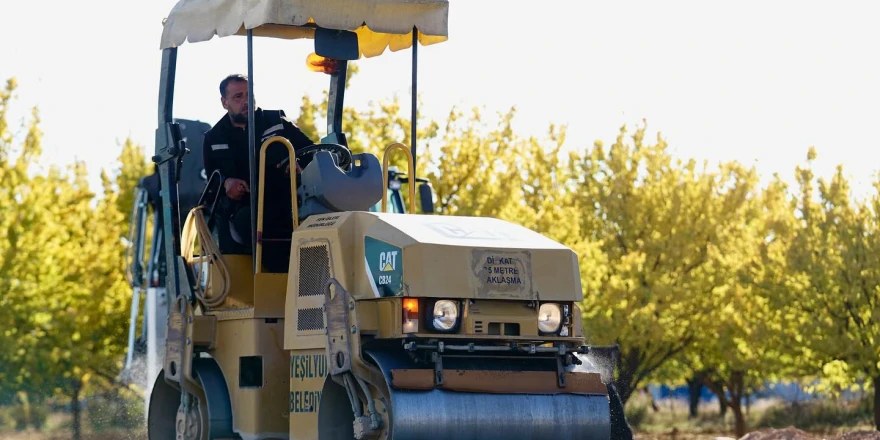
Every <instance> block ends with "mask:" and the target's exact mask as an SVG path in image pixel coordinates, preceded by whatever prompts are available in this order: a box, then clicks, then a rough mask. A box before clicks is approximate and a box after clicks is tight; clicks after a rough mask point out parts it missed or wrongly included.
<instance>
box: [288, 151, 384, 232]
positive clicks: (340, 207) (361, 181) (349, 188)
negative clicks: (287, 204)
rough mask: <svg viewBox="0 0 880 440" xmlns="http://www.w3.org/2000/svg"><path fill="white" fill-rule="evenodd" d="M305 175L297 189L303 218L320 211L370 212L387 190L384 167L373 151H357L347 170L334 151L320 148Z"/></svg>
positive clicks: (301, 217)
mask: <svg viewBox="0 0 880 440" xmlns="http://www.w3.org/2000/svg"><path fill="white" fill-rule="evenodd" d="M301 176H302V184H301V185H300V187H299V189H298V190H297V198H298V199H299V200H301V203H300V206H299V219H300V221H302V220H305V219H306V218H308V217H309V216H311V215H316V214H328V213H333V212H344V211H368V210H369V209H370V207H371V206H373V205H375V204H376V203H378V202H379V201H381V200H382V193H383V192H384V191H385V182H384V180H383V178H382V166H381V165H380V164H379V159H377V158H376V156H375V155H373V154H370V153H362V154H353V155H352V157H351V170H349V171H343V170H341V169H340V168H339V167H338V166H337V165H336V161H335V160H334V155H333V154H332V153H330V152H329V151H318V152H317V153H315V155H314V157H313V158H312V161H311V162H310V163H309V164H308V165H307V166H306V168H305V169H304V170H303V171H302V174H301Z"/></svg>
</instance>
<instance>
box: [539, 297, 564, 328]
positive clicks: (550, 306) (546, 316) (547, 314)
mask: <svg viewBox="0 0 880 440" xmlns="http://www.w3.org/2000/svg"><path fill="white" fill-rule="evenodd" d="M561 324H562V310H561V309H560V308H559V304H554V303H545V304H541V308H540V309H538V330H540V331H541V332H543V333H556V332H557V331H558V330H559V326H560V325H561Z"/></svg>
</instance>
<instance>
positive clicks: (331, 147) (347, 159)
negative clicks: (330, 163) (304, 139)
mask: <svg viewBox="0 0 880 440" xmlns="http://www.w3.org/2000/svg"><path fill="white" fill-rule="evenodd" d="M319 151H328V152H330V153H333V154H335V155H336V157H337V158H338V159H337V164H336V166H338V167H339V168H341V169H343V170H346V169H348V167H349V165H351V150H349V149H348V148H346V147H344V146H342V145H339V144H329V143H328V144H313V145H309V146H308V147H305V148H302V149H300V150H299V151H297V152H296V160H299V159H300V158H301V157H305V156H308V155H314V154H315V153H317V152H319Z"/></svg>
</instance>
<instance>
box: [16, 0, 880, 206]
mask: <svg viewBox="0 0 880 440" xmlns="http://www.w3.org/2000/svg"><path fill="white" fill-rule="evenodd" d="M175 3H176V0H150V1H141V2H127V1H119V0H114V1H110V0H78V1H76V2H52V6H51V8H50V7H48V6H47V2H37V1H21V0H19V1H17V2H12V1H10V2H4V4H3V6H2V9H0V10H2V11H3V15H4V16H5V17H6V18H7V19H5V20H4V25H3V26H0V41H3V42H4V44H3V46H2V47H3V49H0V51H2V53H0V80H5V79H6V78H9V77H15V78H16V79H17V80H18V83H19V89H18V93H17V96H18V100H17V101H16V102H15V104H14V107H13V109H12V112H11V114H10V116H11V118H12V121H11V122H12V123H13V124H12V125H13V126H15V125H16V124H19V123H21V121H23V120H24V119H25V118H26V117H27V116H28V114H29V111H30V108H31V107H32V106H38V108H39V110H40V115H41V119H42V123H41V126H42V130H43V132H44V133H45V136H44V154H45V156H46V161H47V162H48V163H55V164H68V163H71V162H72V161H73V160H74V159H79V160H84V161H85V162H86V164H87V166H88V168H89V170H90V172H91V173H92V182H93V184H94V185H97V182H98V178H97V175H98V170H99V169H101V168H105V169H110V168H112V167H114V166H115V160H116V157H117V155H118V153H119V150H120V145H121V143H122V142H123V141H124V140H125V139H126V138H127V137H131V138H132V139H133V140H134V141H135V142H137V143H138V144H140V145H143V146H144V147H145V150H146V151H147V154H148V156H149V155H150V154H152V150H153V148H154V145H153V143H154V132H155V129H156V126H157V101H158V85H159V84H158V81H159V66H160V60H161V53H160V51H159V38H160V35H161V31H162V27H161V26H162V19H163V18H164V17H165V16H166V15H167V13H168V12H169V11H171V8H172V7H173V6H174V4H175ZM878 12H880V3H877V2H871V1H862V2H858V1H841V2H827V1H826V2H819V1H782V0H779V1H774V2H758V1H736V2H725V3H722V2H705V1H683V0H682V1H676V0H669V1H663V2H657V1H636V0H630V1H614V2H600V1H595V0H590V1H586V0H577V1H561V0H560V1H540V2H538V1H534V0H533V1H522V0H469V1H462V0H451V1H450V7H449V40H448V41H447V42H445V43H442V44H438V45H433V46H427V47H420V48H419V52H418V55H419V84H418V92H419V94H420V95H421V98H422V101H423V102H424V105H423V106H422V107H420V109H419V112H420V115H424V116H425V117H434V118H436V119H439V120H443V119H444V118H445V115H446V114H447V113H448V112H449V111H450V109H451V108H452V107H453V106H459V107H463V108H470V107H472V106H480V107H482V108H484V112H485V113H486V114H489V115H491V114H494V113H496V112H503V111H506V110H507V109H509V108H510V107H511V106H516V108H517V116H516V119H515V126H514V128H515V129H516V130H517V131H518V132H519V133H521V134H523V135H535V136H543V135H544V134H545V133H546V132H547V128H548V126H549V124H551V123H554V124H557V125H561V124H566V125H567V126H568V137H567V142H566V145H567V147H569V148H584V147H588V146H590V145H592V143H593V142H594V141H595V140H603V141H604V142H605V143H606V144H609V143H611V142H613V140H614V138H615V137H616V135H617V133H618V129H619V128H620V127H621V126H622V125H624V124H626V125H627V126H628V127H634V126H636V125H638V124H642V121H643V120H646V121H647V127H648V130H649V132H650V133H651V134H652V135H653V133H656V132H657V131H659V132H660V133H661V134H662V136H663V137H664V138H665V139H666V140H667V141H668V143H669V145H670V148H671V150H672V151H673V153H674V154H675V155H676V156H678V157H681V158H683V159H687V158H696V159H699V160H708V161H710V163H711V164H715V163H717V162H718V161H726V160H738V161H740V162H741V163H745V164H749V165H754V166H756V167H757V169H758V170H759V172H760V173H761V174H762V175H763V176H764V177H769V176H770V175H772V173H777V172H778V173H780V174H781V175H782V176H783V177H784V178H786V179H787V180H791V179H792V178H793V174H794V168H795V166H797V165H798V164H801V163H803V162H804V160H805V158H806V154H807V149H808V148H809V147H810V146H815V147H816V149H817V150H818V153H819V157H818V159H817V161H816V165H815V168H816V171H817V173H818V174H820V175H823V176H830V175H831V173H832V172H833V171H834V167H835V166H836V165H838V164H842V165H843V166H844V169H845V171H846V172H847V174H848V176H849V177H850V178H851V179H852V181H853V186H854V190H855V196H856V197H864V196H866V195H868V194H869V193H870V192H872V191H873V190H872V189H871V182H872V180H873V179H874V176H875V174H876V173H877V172H878V171H880V145H878V140H877V136H876V135H875V133H874V132H873V130H874V129H876V128H875V127H876V126H877V123H878V121H880V106H878V104H880V62H878V61H880V58H878V57H877V54H878V53H880V26H877V25H876V17H877V16H880V15H878ZM9 42H12V44H9ZM311 51H312V46H311V43H309V42H307V41H305V40H298V41H277V40H267V39H257V40H256V42H255V57H256V62H255V65H256V67H255V74H254V78H253V80H254V87H255V96H256V99H257V103H258V105H260V106H262V107H264V108H282V109H284V110H285V111H286V112H287V114H288V115H290V116H293V117H295V115H296V114H297V113H298V108H299V105H300V102H301V97H302V96H303V95H304V94H309V95H312V96H314V97H318V96H320V94H321V92H322V90H324V89H325V88H326V87H327V85H328V83H329V82H328V77H327V76H326V75H323V74H318V73H313V72H309V71H307V69H306V68H305V59H306V56H307V54H308V53H310V52H311ZM358 65H359V67H360V74H359V75H358V76H357V77H356V78H355V79H354V81H353V84H352V88H351V89H350V90H349V91H348V92H347V94H346V100H347V102H348V104H349V105H353V106H355V107H359V108H365V107H366V105H367V103H368V102H369V101H378V100H388V99H390V98H391V97H393V96H394V95H395V94H396V95H398V96H399V97H400V98H401V101H402V103H403V108H404V110H405V111H408V110H409V109H408V103H409V99H410V98H409V90H410V77H411V72H410V68H411V52H410V51H409V50H405V51H401V52H397V53H386V55H384V56H382V57H379V58H371V59H367V60H360V61H358ZM246 70H247V64H246V45H245V39H244V38H242V37H227V38H223V39H219V38H216V37H215V38H214V39H213V40H211V41H210V42H203V43H196V44H189V43H187V44H184V45H183V46H182V47H181V48H180V50H179V54H178V80H177V91H176V97H175V108H174V114H175V116H176V117H181V118H186V119H198V120H202V121H205V122H208V123H210V124H214V123H215V122H216V121H217V120H218V119H219V118H220V117H221V116H222V112H223V109H222V107H221V106H220V102H219V91H218V90H217V85H218V83H219V81H220V80H221V79H222V78H223V77H224V76H225V75H227V74H228V73H232V72H242V73H246ZM404 141H405V142H408V140H404Z"/></svg>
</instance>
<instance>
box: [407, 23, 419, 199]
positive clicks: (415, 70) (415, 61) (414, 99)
mask: <svg viewBox="0 0 880 440" xmlns="http://www.w3.org/2000/svg"><path fill="white" fill-rule="evenodd" d="M412 48H413V50H412V117H411V121H410V126H411V127H410V130H411V133H410V139H409V145H410V150H411V152H412V157H413V167H412V168H413V169H412V170H410V172H411V173H412V176H410V182H411V183H410V184H411V185H415V182H416V168H418V165H417V164H418V161H416V157H417V156H416V121H417V117H418V109H417V108H416V105H417V104H418V61H419V29H418V28H417V27H415V26H413V32H412Z"/></svg>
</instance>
